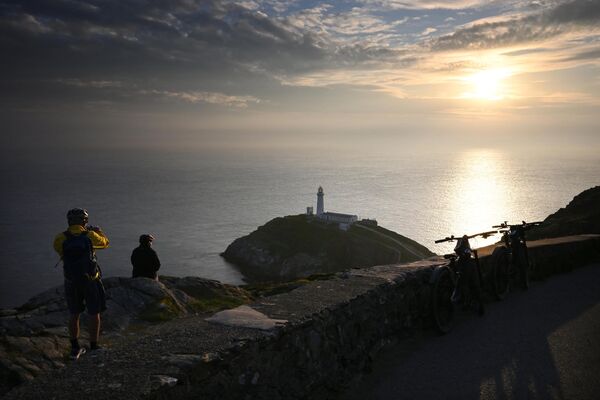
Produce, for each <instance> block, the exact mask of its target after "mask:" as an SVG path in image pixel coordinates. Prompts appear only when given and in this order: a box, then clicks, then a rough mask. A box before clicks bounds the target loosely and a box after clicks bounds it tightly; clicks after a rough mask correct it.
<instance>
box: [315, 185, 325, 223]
mask: <svg viewBox="0 0 600 400" xmlns="http://www.w3.org/2000/svg"><path fill="white" fill-rule="evenodd" d="M323 196H325V193H323V188H322V187H321V186H319V190H317V216H320V215H322V214H323V212H325V207H324V205H323Z"/></svg>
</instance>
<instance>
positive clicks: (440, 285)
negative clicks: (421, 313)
mask: <svg viewBox="0 0 600 400" xmlns="http://www.w3.org/2000/svg"><path fill="white" fill-rule="evenodd" d="M434 273H435V274H436V276H435V278H434V281H433V290H432V309H433V322H434V325H435V328H436V329H437V330H438V331H439V332H440V333H448V332H450V330H451V329H452V325H453V323H454V304H452V301H450V298H451V297H452V292H453V291H454V282H453V281H452V276H451V272H450V270H449V269H448V268H447V267H440V268H439V270H438V271H435V272H434Z"/></svg>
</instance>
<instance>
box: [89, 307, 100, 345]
mask: <svg viewBox="0 0 600 400" xmlns="http://www.w3.org/2000/svg"><path fill="white" fill-rule="evenodd" d="M99 337H100V314H99V313H98V314H94V315H90V349H92V350H96V349H97V348H98V338H99Z"/></svg>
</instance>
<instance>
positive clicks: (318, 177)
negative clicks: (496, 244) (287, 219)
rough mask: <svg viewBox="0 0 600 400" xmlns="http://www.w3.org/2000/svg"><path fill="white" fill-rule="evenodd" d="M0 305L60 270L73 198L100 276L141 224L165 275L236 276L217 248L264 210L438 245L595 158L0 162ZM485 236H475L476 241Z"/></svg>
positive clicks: (556, 190)
mask: <svg viewBox="0 0 600 400" xmlns="http://www.w3.org/2000/svg"><path fill="white" fill-rule="evenodd" d="M0 177H1V178H2V182H3V183H4V187H5V190H4V193H3V196H2V200H1V201H2V218H1V220H0V238H1V240H2V246H1V247H0V274H1V275H0V307H10V306H15V305H18V304H21V303H23V302H24V301H25V300H27V298H29V297H31V296H32V295H34V294H36V293H38V292H40V291H42V290H44V289H47V288H50V287H52V286H55V285H58V284H60V283H61V282H62V275H61V269H60V267H58V268H56V269H55V268H53V266H54V264H55V263H56V262H57V255H56V254H55V253H54V251H53V249H52V240H53V238H54V236H55V234H56V233H58V232H61V231H63V230H64V229H65V228H66V223H65V214H66V211H67V210H68V209H69V208H72V207H85V208H87V209H88V210H89V211H90V213H91V218H90V223H92V224H94V225H100V226H101V227H102V228H103V229H104V230H105V232H106V233H107V235H108V236H109V238H110V240H111V247H110V248H109V249H107V250H103V251H101V252H99V261H100V264H101V265H102V268H103V271H104V275H105V276H128V275H129V274H130V271H131V266H130V264H129V256H130V254H131V250H132V249H133V248H134V247H135V246H136V245H137V238H138V236H139V235H140V234H141V233H146V232H149V233H152V234H153V235H154V236H155V237H156V240H155V249H156V250H157V251H158V254H159V256H160V258H161V261H162V263H163V267H162V270H161V272H162V273H163V274H169V275H176V276H185V275H195V276H201V277H205V278H210V279H217V280H220V281H223V282H228V283H233V284H239V283H242V282H243V277H242V276H241V275H240V274H239V273H238V272H237V271H236V269H235V268H233V267H232V266H231V265H228V264H227V263H226V262H224V261H223V260H222V259H221V257H220V256H219V253H220V252H222V251H223V250H225V248H226V247H227V245H228V244H229V243H230V242H231V241H233V240H234V239H235V238H237V237H239V236H241V235H245V234H247V233H250V232H251V231H253V230H254V229H255V228H256V227H257V226H259V225H262V224H264V223H266V222H267V221H269V220H270V219H271V218H273V217H276V216H282V215H289V214H297V213H302V212H304V210H305V209H306V206H311V205H312V206H315V205H316V204H315V203H316V191H317V187H318V186H319V185H322V186H323V188H324V189H325V209H326V210H329V211H338V212H346V213H355V214H358V215H359V216H360V217H363V218H376V219H377V220H378V221H379V223H380V224H381V225H383V226H384V227H386V228H389V229H392V230H394V231H396V232H398V233H400V234H402V235H405V236H408V237H411V238H413V239H415V240H417V241H419V242H420V243H422V244H424V245H426V246H427V247H429V248H430V249H431V250H432V251H434V252H436V253H443V252H447V251H449V250H450V245H446V246H442V245H435V244H433V241H434V240H435V239H438V238H441V237H444V236H447V235H450V234H454V235H459V234H462V233H473V232H476V231H480V230H487V229H489V227H490V226H491V225H493V224H496V223H499V222H501V221H504V220H509V221H521V220H540V219H543V218H545V217H546V216H547V215H548V214H549V213H551V212H554V211H556V210H557V209H558V208H560V207H564V206H565V205H566V204H567V203H568V202H569V201H570V200H571V199H572V197H573V196H574V195H576V194H577V193H579V192H581V191H582V190H584V189H587V188H589V187H591V186H594V185H597V184H599V179H598V178H599V177H600V157H581V156H578V157H569V156H563V157H556V156H553V158H552V159H549V158H544V157H534V158H532V157H525V156H522V157H521V156H509V155H508V154H506V153H503V152H501V151H495V150H488V149H473V150H465V151H463V152H459V153H453V154H433V155H431V154H430V155H427V156H425V155H405V154H402V155H397V156H385V157H383V156H377V157H373V156H367V155H347V154H342V155H340V154H330V153H328V152H327V151H322V152H319V153H314V152H311V151H305V152H302V151H296V152H293V153H292V152H290V153H289V154H286V153H285V152H281V151H277V152H259V151H250V150H248V151H246V152H238V153H235V154H234V153H231V152H212V153H208V152H198V153H194V152H180V153H159V152H147V153H143V154H131V153H125V152H97V153H94V154H92V155H83V154H82V155H80V156H78V157H73V156H71V158H68V159H65V158H62V157H22V159H20V160H19V161H18V162H10V163H9V162H4V163H3V164H2V168H1V170H0ZM493 240H494V239H488V240H487V241H479V242H478V243H476V245H484V244H487V243H489V242H492V241H493Z"/></svg>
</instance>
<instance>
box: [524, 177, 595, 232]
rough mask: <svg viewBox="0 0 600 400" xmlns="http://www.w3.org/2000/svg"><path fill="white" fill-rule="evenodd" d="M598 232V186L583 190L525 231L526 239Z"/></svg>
mask: <svg viewBox="0 0 600 400" xmlns="http://www.w3.org/2000/svg"><path fill="white" fill-rule="evenodd" d="M586 233H600V186H594V187H593V188H590V189H587V190H584V191H583V192H581V193H579V194H578V195H577V196H575V197H574V198H573V200H571V202H570V203H569V204H568V205H567V206H566V207H564V208H561V209H560V210H558V211H557V212H555V213H554V214H550V215H549V216H548V217H547V218H546V219H545V220H544V223H543V224H542V225H540V226H538V227H536V228H533V229H532V230H531V231H529V232H528V233H527V238H528V239H545V238H553V237H560V236H569V235H580V234H586Z"/></svg>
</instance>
